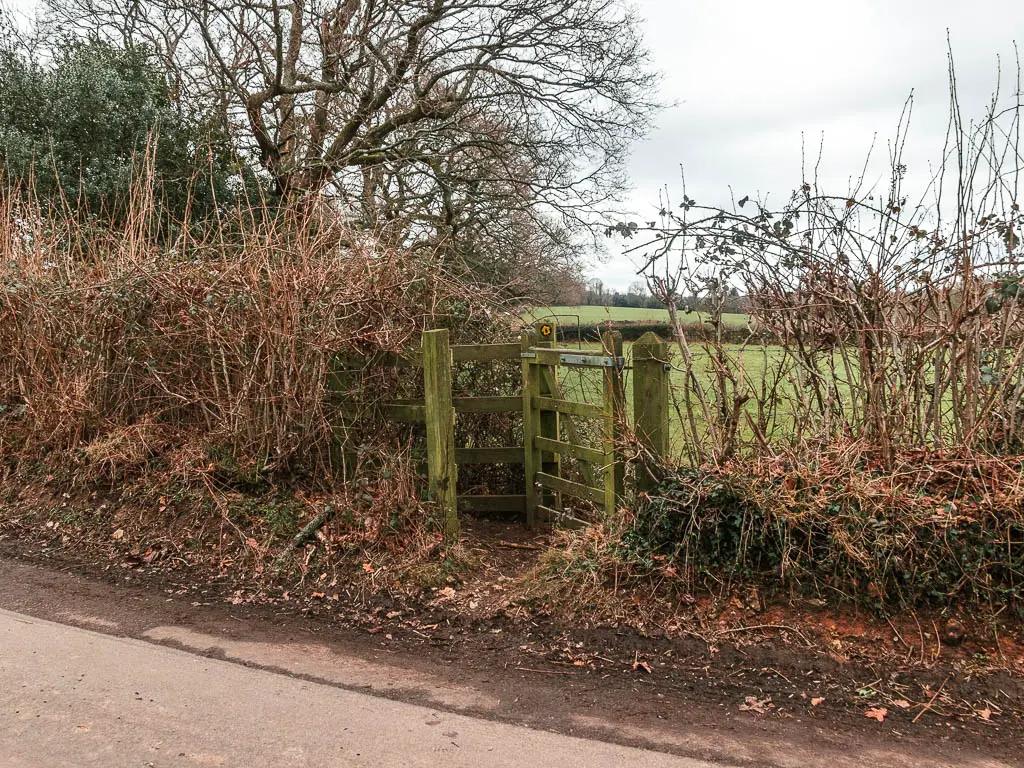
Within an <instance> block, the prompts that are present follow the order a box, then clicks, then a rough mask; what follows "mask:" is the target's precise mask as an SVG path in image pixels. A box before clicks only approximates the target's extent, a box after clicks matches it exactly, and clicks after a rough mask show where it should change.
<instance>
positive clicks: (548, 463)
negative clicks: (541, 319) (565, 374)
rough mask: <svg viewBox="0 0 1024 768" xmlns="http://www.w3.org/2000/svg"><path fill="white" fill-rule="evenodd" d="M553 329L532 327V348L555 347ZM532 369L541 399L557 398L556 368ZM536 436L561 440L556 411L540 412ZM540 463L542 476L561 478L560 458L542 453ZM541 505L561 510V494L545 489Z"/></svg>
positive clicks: (546, 325) (550, 325)
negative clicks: (538, 375) (538, 379)
mask: <svg viewBox="0 0 1024 768" xmlns="http://www.w3.org/2000/svg"><path fill="white" fill-rule="evenodd" d="M555 329H556V326H555V324H554V323H537V324H536V325H535V326H534V330H536V331H537V341H536V343H535V344H534V346H535V347H541V348H544V349H547V348H550V347H553V346H555V342H556V341H557V337H556V331H555ZM534 367H536V368H537V369H538V373H539V374H540V382H539V386H540V394H541V397H559V396H560V394H561V393H560V391H559V387H558V366H555V365H545V366H534ZM537 434H538V435H540V436H541V437H546V438H547V439H549V440H560V439H561V431H560V430H559V416H558V413H557V412H556V411H541V412H540V424H539V431H538V432H537ZM540 462H541V466H540V471H541V472H543V473H544V474H546V475H552V476H553V477H561V476H562V461H561V457H560V456H558V455H557V454H554V453H552V452H551V451H542V452H541V455H540ZM541 503H542V504H543V505H544V506H545V507H547V508H548V509H561V508H562V498H561V494H559V493H556V492H554V491H551V490H547V489H545V490H544V492H543V495H542V497H541Z"/></svg>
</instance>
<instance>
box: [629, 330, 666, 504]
mask: <svg viewBox="0 0 1024 768" xmlns="http://www.w3.org/2000/svg"><path fill="white" fill-rule="evenodd" d="M666 363H668V344H667V343H666V342H664V341H662V340H661V339H659V338H658V337H657V336H656V335H655V334H653V333H651V332H650V331H648V332H647V333H645V334H644V335H643V336H641V337H640V338H639V339H637V340H636V341H635V342H634V343H633V418H634V420H635V422H636V436H637V438H638V439H639V440H640V442H641V444H643V446H644V447H645V448H646V449H647V451H648V453H647V455H646V456H643V457H642V458H641V461H640V465H639V466H638V467H637V474H636V490H637V493H649V492H651V491H653V490H654V489H655V488H656V487H657V485H658V481H659V479H660V475H659V473H660V470H661V466H660V465H661V462H662V461H664V459H665V457H666V456H667V455H668V371H667V370H666V369H665V365H666Z"/></svg>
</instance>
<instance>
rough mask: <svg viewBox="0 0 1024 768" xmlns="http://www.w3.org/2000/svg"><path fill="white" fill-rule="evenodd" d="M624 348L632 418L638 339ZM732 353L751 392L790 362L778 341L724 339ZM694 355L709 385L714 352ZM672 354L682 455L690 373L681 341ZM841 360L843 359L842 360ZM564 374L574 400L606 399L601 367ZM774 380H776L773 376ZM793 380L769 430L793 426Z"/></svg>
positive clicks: (677, 449) (675, 429)
mask: <svg viewBox="0 0 1024 768" xmlns="http://www.w3.org/2000/svg"><path fill="white" fill-rule="evenodd" d="M564 346H566V347H572V348H579V349H583V350H586V351H588V352H598V351H599V350H600V345H597V344H593V343H583V344H578V343H571V342H570V343H566V344H565V345H564ZM623 347H624V349H623V351H624V354H625V356H626V362H627V371H626V376H625V389H626V393H625V394H626V408H627V411H628V412H629V413H630V418H632V410H633V377H632V373H631V371H630V370H628V366H629V365H630V362H631V349H632V344H631V343H630V342H626V343H625V344H624V345H623ZM724 348H725V350H726V353H727V354H728V355H729V356H730V357H731V358H732V359H733V360H734V361H736V362H737V363H742V370H743V374H744V377H745V378H746V381H747V382H748V385H749V386H750V387H751V388H752V389H753V390H754V392H752V393H751V394H752V395H754V396H755V397H756V394H759V391H760V389H761V386H762V384H763V383H764V382H765V380H766V379H769V380H770V379H772V378H773V377H775V376H777V375H778V371H779V367H780V366H781V365H783V362H784V352H783V349H782V347H779V346H776V345H756V346H755V345H751V346H747V347H745V348H743V349H742V351H741V348H740V346H739V345H736V344H726V345H724ZM692 352H693V358H694V371H695V373H696V376H697V379H698V380H699V382H700V383H701V385H702V386H704V387H709V386H710V385H711V384H712V380H713V376H714V374H713V370H714V367H713V365H712V362H711V360H710V358H709V355H708V353H707V352H706V351H705V350H704V349H702V348H700V347H699V346H695V347H694V348H693V350H692ZM669 354H670V359H671V360H672V361H673V369H672V371H671V373H670V376H669V384H670V387H671V390H672V393H671V394H670V399H671V400H672V401H673V402H674V404H675V405H673V406H671V407H670V409H669V427H670V430H671V433H672V437H671V441H672V444H673V452H674V453H675V454H676V455H681V453H682V449H683V442H684V441H685V440H686V435H685V434H684V431H685V430H686V429H688V428H686V427H684V424H683V419H685V418H686V417H685V415H684V414H683V413H681V412H680V411H679V410H677V409H676V407H675V406H676V405H678V407H679V408H680V409H681V410H683V411H685V406H684V402H683V390H684V389H685V388H686V374H685V373H684V372H683V371H682V370H681V368H682V361H681V360H680V359H679V352H678V349H677V348H675V345H670V346H669ZM837 362H838V360H837ZM559 379H560V381H561V384H562V388H563V393H564V396H565V397H567V398H568V399H570V400H581V401H585V402H591V403H600V402H601V400H602V392H603V387H602V376H601V372H600V370H599V369H581V368H569V367H564V368H559ZM769 384H770V381H769ZM839 388H840V390H841V391H846V392H848V390H849V385H848V383H846V382H840V383H839ZM793 395H794V393H793V385H792V383H791V382H790V381H788V376H787V377H785V378H784V380H783V381H782V382H781V384H780V386H779V387H778V389H777V390H776V397H775V400H774V405H775V413H774V418H773V419H771V420H770V421H769V423H768V424H767V425H766V426H767V432H768V436H769V437H772V436H778V435H780V434H786V433H787V432H789V431H791V429H792V411H793ZM693 408H694V420H695V422H696V426H697V429H698V431H699V432H703V430H704V418H703V414H702V412H701V410H700V408H699V406H698V404H697V402H696V400H694V402H693ZM746 411H747V412H748V413H749V414H750V416H751V417H752V418H755V419H756V418H757V407H756V403H755V401H754V398H752V399H751V401H750V402H748V404H747V406H746ZM740 435H741V438H742V439H746V440H749V439H751V438H752V437H753V432H752V431H751V429H750V427H749V425H748V423H747V422H746V420H745V419H744V420H743V421H742V422H741V424H740Z"/></svg>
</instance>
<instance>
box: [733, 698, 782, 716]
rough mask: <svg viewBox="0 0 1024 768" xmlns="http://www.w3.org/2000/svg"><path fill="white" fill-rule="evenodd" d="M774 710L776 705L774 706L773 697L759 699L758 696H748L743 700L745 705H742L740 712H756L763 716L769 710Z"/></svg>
mask: <svg viewBox="0 0 1024 768" xmlns="http://www.w3.org/2000/svg"><path fill="white" fill-rule="evenodd" d="M774 708H775V705H774V704H772V697H771V696H767V697H765V698H763V699H759V698H757V696H747V697H746V698H745V699H743V703H742V704H740V712H755V713H757V714H759V715H763V714H765V713H766V712H767V711H768V710H770V709H774Z"/></svg>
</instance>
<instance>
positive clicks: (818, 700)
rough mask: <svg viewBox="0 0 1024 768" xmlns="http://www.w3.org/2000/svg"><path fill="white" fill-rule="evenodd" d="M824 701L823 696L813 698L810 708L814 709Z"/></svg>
mask: <svg viewBox="0 0 1024 768" xmlns="http://www.w3.org/2000/svg"><path fill="white" fill-rule="evenodd" d="M824 700H825V698H824V697H823V696H815V697H814V698H813V699H811V706H812V707H816V706H818V705H819V704H821V702H823V701H824Z"/></svg>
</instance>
